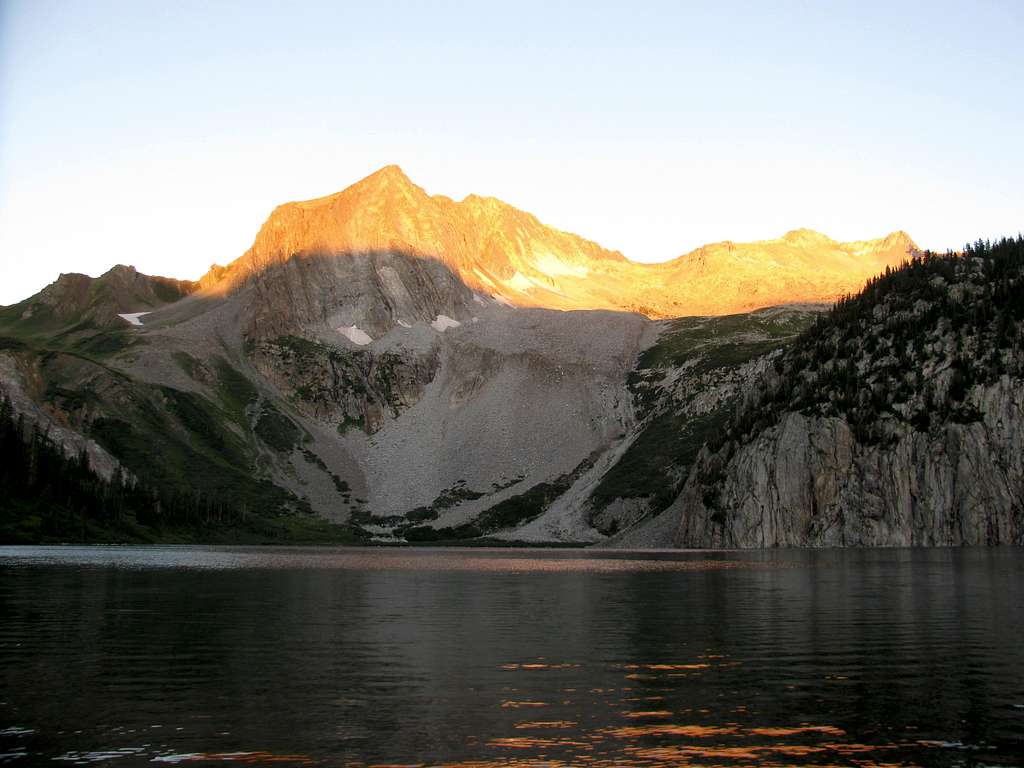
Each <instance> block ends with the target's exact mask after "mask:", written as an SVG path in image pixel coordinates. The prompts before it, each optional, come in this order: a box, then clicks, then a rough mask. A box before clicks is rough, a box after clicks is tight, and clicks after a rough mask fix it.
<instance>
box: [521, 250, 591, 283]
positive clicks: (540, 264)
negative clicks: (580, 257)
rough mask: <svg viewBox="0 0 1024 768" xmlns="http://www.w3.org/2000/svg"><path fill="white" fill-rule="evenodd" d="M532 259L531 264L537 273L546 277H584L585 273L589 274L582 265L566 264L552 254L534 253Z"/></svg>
mask: <svg viewBox="0 0 1024 768" xmlns="http://www.w3.org/2000/svg"><path fill="white" fill-rule="evenodd" d="M533 259H534V261H533V264H534V266H535V267H536V268H537V271H538V272H540V273H541V274H544V275H547V276H548V277H586V276H587V273H588V272H590V270H589V269H587V267H585V266H583V265H582V264H580V265H576V264H566V263H565V262H564V261H562V260H561V259H560V258H558V257H557V256H555V254H553V253H545V252H541V253H537V252H536V251H535V252H534V254H533Z"/></svg>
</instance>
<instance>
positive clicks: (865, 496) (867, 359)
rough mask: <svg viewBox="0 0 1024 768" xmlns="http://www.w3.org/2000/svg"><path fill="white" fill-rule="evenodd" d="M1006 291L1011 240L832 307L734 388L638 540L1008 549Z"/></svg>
mask: <svg viewBox="0 0 1024 768" xmlns="http://www.w3.org/2000/svg"><path fill="white" fill-rule="evenodd" d="M1022 284H1024V238H1021V237H1018V238H1017V239H1016V240H1008V239H1004V240H1002V241H999V242H996V243H994V244H992V243H987V242H986V243H982V242H979V243H976V244H975V245H973V246H970V247H968V248H967V249H966V251H965V253H964V254H963V255H962V256H960V255H952V254H949V255H945V256H935V255H931V254H928V255H926V256H925V257H923V258H915V259H913V260H912V261H911V262H910V263H908V264H907V265H905V266H904V267H902V268H901V269H898V270H895V271H887V272H886V274H885V275H884V276H881V277H879V278H876V279H874V280H872V281H871V282H870V283H869V284H868V285H867V287H866V288H865V289H864V291H863V292H861V293H860V294H858V295H857V296H855V297H850V298H848V299H846V300H844V301H842V302H840V303H838V304H837V305H836V307H835V308H834V309H833V310H831V312H829V313H828V314H827V315H825V316H823V317H821V318H820V319H819V320H818V321H817V322H816V323H815V324H814V325H813V326H811V327H810V328H809V329H808V330H807V331H806V332H805V333H804V334H803V335H802V336H801V337H800V338H799V340H797V341H796V343H794V344H793V345H792V346H790V347H789V348H788V349H787V350H786V351H785V352H783V353H780V354H779V355H778V356H776V357H775V358H774V359H773V360H772V362H771V365H770V366H768V367H767V368H766V369H765V371H764V372H763V374H762V375H761V376H760V377H759V378H758V379H757V380H756V381H755V382H754V383H753V385H752V386H750V387H749V388H748V389H747V391H746V393H745V395H744V398H743V401H742V402H741V403H739V405H738V408H737V409H736V410H735V411H734V413H733V414H731V415H730V417H729V418H728V419H727V420H725V421H724V422H723V423H722V424H721V425H720V429H719V431H718V433H717V434H716V435H714V436H712V437H711V438H710V439H709V440H708V441H707V445H706V446H704V447H703V448H702V449H701V451H700V454H699V456H697V457H696V459H695V461H694V462H693V463H692V465H691V466H690V467H689V468H688V472H687V477H686V481H685V484H684V486H683V487H682V490H681V493H680V494H679V496H678V498H676V499H675V501H674V502H673V503H672V505H671V506H670V507H669V508H668V509H667V510H666V511H665V512H664V513H663V515H662V516H661V519H660V520H658V521H657V522H654V523H650V524H649V526H650V528H651V531H650V532H649V533H650V535H651V537H652V538H653V539H654V540H655V542H656V543H659V544H661V545H670V544H674V545H675V546H681V547H723V546H724V547H774V546H851V545H856V546H934V545H963V544H975V545H976V544H1008V543H1014V544H1024V387H1022V379H1024V336H1022V327H1024V326H1022V323H1024V291H1022V287H1024V285H1022ZM623 538H624V539H626V538H630V537H623Z"/></svg>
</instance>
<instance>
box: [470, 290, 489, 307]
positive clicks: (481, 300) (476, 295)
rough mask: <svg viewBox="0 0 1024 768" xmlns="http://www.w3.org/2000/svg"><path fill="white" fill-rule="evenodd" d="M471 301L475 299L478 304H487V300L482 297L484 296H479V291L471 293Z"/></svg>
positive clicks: (484, 305) (483, 305)
mask: <svg viewBox="0 0 1024 768" xmlns="http://www.w3.org/2000/svg"><path fill="white" fill-rule="evenodd" d="M473 301H475V302H476V303H477V304H479V305H480V306H482V307H486V306H487V300H486V299H484V297H483V296H481V295H480V294H479V293H474V294H473Z"/></svg>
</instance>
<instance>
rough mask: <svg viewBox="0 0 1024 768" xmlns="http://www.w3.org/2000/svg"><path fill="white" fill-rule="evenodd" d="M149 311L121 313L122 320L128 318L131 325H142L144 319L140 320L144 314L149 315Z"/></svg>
mask: <svg viewBox="0 0 1024 768" xmlns="http://www.w3.org/2000/svg"><path fill="white" fill-rule="evenodd" d="M148 314H149V312H126V313H125V314H123V315H122V314H119V315H118V317H120V318H121V319H122V320H127V321H128V323H130V324H131V325H142V321H141V320H139V318H140V317H142V316H143V315H148Z"/></svg>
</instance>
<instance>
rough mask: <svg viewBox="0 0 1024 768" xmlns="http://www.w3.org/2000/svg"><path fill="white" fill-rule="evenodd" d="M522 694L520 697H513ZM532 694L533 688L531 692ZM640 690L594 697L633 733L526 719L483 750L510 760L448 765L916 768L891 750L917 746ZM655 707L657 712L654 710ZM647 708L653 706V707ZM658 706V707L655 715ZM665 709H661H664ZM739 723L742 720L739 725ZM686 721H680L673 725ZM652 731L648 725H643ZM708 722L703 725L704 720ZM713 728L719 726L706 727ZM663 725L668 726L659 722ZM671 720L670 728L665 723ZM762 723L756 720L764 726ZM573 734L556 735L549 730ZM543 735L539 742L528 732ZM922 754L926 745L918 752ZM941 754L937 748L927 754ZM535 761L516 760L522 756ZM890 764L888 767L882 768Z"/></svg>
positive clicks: (679, 664) (522, 665) (709, 658)
mask: <svg viewBox="0 0 1024 768" xmlns="http://www.w3.org/2000/svg"><path fill="white" fill-rule="evenodd" d="M741 663H742V662H739V661H736V660H732V659H729V658H728V657H727V656H726V655H724V654H718V653H710V652H706V653H704V654H700V655H698V656H696V657H691V658H690V659H683V660H680V661H673V662H667V661H652V662H649V663H639V662H638V663H629V664H621V665H612V669H620V670H621V671H622V673H623V676H624V677H625V678H626V679H627V680H631V681H637V680H638V681H643V682H642V683H641V684H642V685H643V686H644V687H650V686H651V685H652V684H653V685H657V683H658V681H667V680H668V679H670V678H676V677H681V676H687V675H698V676H699V675H701V674H702V673H703V672H705V671H707V670H711V669H719V668H722V669H725V668H733V667H737V666H740V665H741ZM579 666H580V665H579V664H573V663H554V662H552V661H550V660H547V659H531V660H525V661H519V662H514V663H508V664H503V665H501V668H502V669H503V670H507V671H510V672H522V673H529V672H536V671H539V670H560V669H561V670H564V669H571V668H578V667H579ZM508 690H510V691H516V690H517V689H516V688H514V687H513V688H510V689H508ZM525 690H529V688H528V687H525V686H524V689H523V691H522V692H525ZM561 690H562V691H563V692H564V693H566V694H568V695H573V696H575V695H577V689H576V688H562V689H561ZM642 693H645V691H643V690H638V689H635V688H634V687H632V686H629V685H627V686H623V687H619V688H615V687H594V688H590V689H587V691H586V694H584V693H583V692H580V695H589V696H591V697H593V698H595V699H597V700H603V701H605V702H607V704H608V705H609V706H611V707H615V708H617V709H619V714H620V716H621V717H623V718H625V719H626V720H629V721H640V722H635V723H634V724H629V725H622V726H615V727H607V726H606V727H599V726H596V725H595V726H591V727H590V728H589V729H588V728H587V726H586V724H584V725H583V726H582V727H581V726H580V724H579V723H578V722H577V721H576V720H569V719H566V720H558V719H551V720H525V721H521V722H518V723H515V724H514V725H513V727H514V729H515V731H517V732H518V733H517V734H516V735H501V734H495V735H493V736H492V737H491V738H489V739H487V740H486V741H485V742H484V744H485V746H486V747H487V748H490V749H494V750H498V751H499V752H500V751H505V750H507V751H508V752H509V753H510V754H509V756H508V757H505V756H496V757H494V758H493V759H490V760H482V761H481V760H477V761H474V762H466V763H449V764H447V765H448V768H528V767H536V768H541V767H542V766H543V768H558V767H559V766H590V767H591V768H625V767H627V766H636V767H637V768H641V767H642V768H670V766H671V767H677V766H693V767H694V768H717V767H718V766H721V767H722V768H725V766H744V765H748V766H749V765H758V766H768V767H769V768H772V767H773V766H775V767H776V768H782V767H783V766H795V765H809V766H814V768H828V766H830V765H833V764H835V765H845V766H849V765H856V766H858V768H883V766H890V765H891V766H896V765H899V766H903V768H906V767H907V766H910V765H912V764H911V763H906V762H900V761H899V760H892V758H893V757H895V756H896V755H895V754H894V753H893V752H892V750H898V749H905V748H911V747H913V746H914V745H913V744H890V743H886V744H874V745H872V744H862V743H858V742H856V741H850V742H845V741H843V739H845V738H846V737H847V733H846V731H844V730H843V729H842V728H839V727H837V726H834V725H829V724H820V723H813V722H810V723H808V722H800V723H796V724H792V725H789V724H785V725H782V724H780V725H771V724H765V725H760V724H758V725H755V724H753V723H749V724H743V723H742V722H738V721H739V720H748V719H749V718H750V715H751V712H750V710H749V709H748V707H747V706H746V705H744V704H736V705H733V706H732V707H731V708H729V710H728V712H729V713H731V716H730V714H727V715H725V718H728V719H727V720H726V721H725V722H714V721H713V718H715V717H716V715H715V714H714V710H712V709H711V708H708V707H700V708H688V709H683V710H674V709H671V708H669V707H667V706H665V701H666V697H665V696H664V695H661V694H660V693H658V689H657V688H655V689H654V690H653V691H651V692H650V694H649V695H640V694H642ZM655 702H656V703H655ZM572 703H573V702H572V700H568V699H567V700H565V701H561V700H560V699H559V698H558V697H554V698H553V700H551V701H538V700H533V699H529V698H525V697H524V699H523V700H517V699H511V698H510V699H506V700H503V701H502V702H501V707H502V708H511V709H515V708H530V707H549V706H550V707H558V706H560V705H567V706H568V705H572ZM645 703H646V704H647V706H646V707H645V706H644V705H645ZM650 703H655V704H654V706H651V704H650ZM658 704H661V706H658ZM733 718H735V720H734V719H733ZM680 719H681V720H682V722H672V721H673V720H680ZM645 720H647V721H649V722H643V721H645ZM702 720H703V721H705V722H701V721H702ZM709 720H711V721H712V722H707V721H709ZM657 721H662V722H657ZM666 721H667V722H666ZM755 722H756V721H755ZM545 730H547V731H563V732H566V731H572V732H571V733H568V732H566V733H564V735H563V734H558V735H555V734H553V733H544V731H545ZM529 731H536V733H525V732H529ZM918 745H919V746H920V745H921V744H920V743H919V744H918ZM926 746H938V745H931V744H929V745H926ZM516 752H520V753H529V756H527V755H526V754H524V755H523V756H522V757H516V756H515V755H514V754H513V753H516ZM882 755H887V756H888V758H889V759H885V760H878V759H877V758H879V757H881V756H882Z"/></svg>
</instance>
